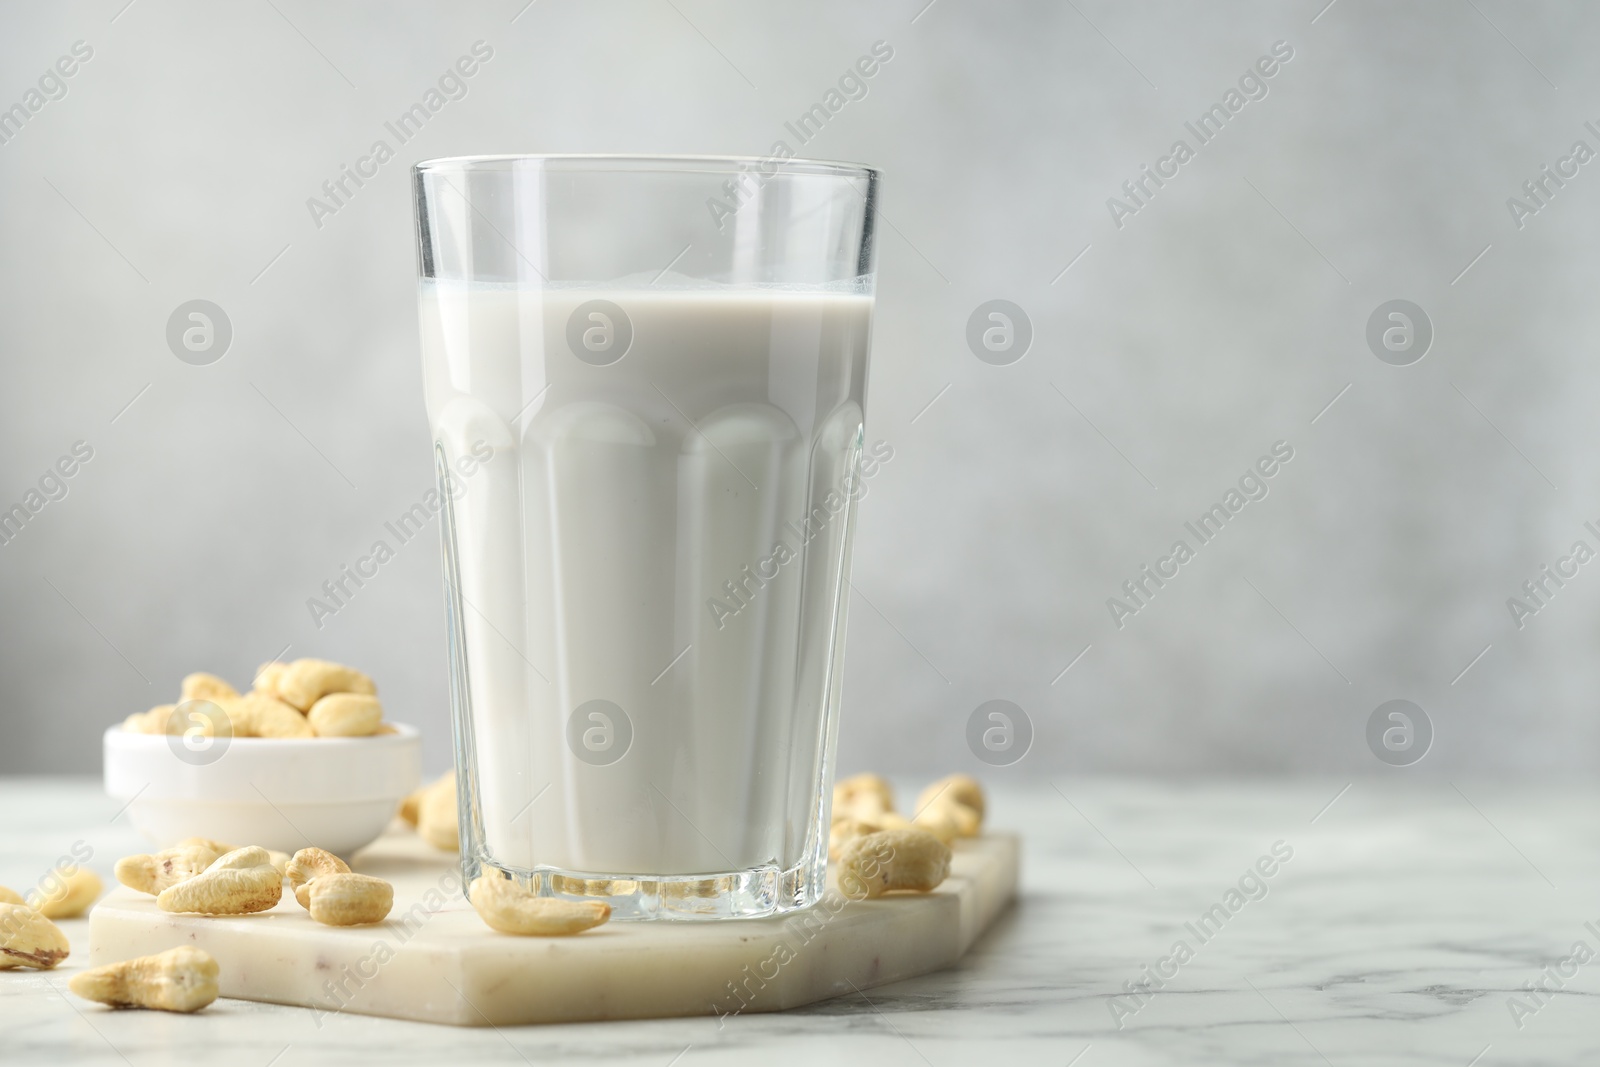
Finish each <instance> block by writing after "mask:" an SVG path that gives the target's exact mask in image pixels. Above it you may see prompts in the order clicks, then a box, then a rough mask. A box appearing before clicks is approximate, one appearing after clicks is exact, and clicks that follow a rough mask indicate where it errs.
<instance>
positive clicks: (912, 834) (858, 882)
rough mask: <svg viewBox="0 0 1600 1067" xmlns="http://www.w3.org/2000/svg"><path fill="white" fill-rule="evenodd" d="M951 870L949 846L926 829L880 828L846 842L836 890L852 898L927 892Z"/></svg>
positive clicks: (840, 862)
mask: <svg viewBox="0 0 1600 1067" xmlns="http://www.w3.org/2000/svg"><path fill="white" fill-rule="evenodd" d="M949 873H950V849H949V847H948V846H946V845H945V844H944V842H942V841H940V840H939V839H938V838H937V837H935V836H933V835H932V834H930V833H928V832H927V831H926V830H881V831H879V832H878V833H875V834H867V835H866V836H864V837H857V838H854V839H853V840H851V841H850V842H848V843H847V844H846V845H845V846H844V848H843V850H842V851H841V852H840V855H839V889H840V891H841V892H843V893H844V895H845V896H847V897H850V898H852V899H857V900H859V899H861V898H863V897H866V898H872V897H880V896H882V895H883V894H885V893H888V892H891V891H893V890H897V889H909V890H913V891H915V892H918V893H926V892H927V891H928V890H930V889H932V888H934V887H935V886H937V885H938V884H939V883H940V882H942V881H944V880H945V877H946V876H947V875H948V874H949Z"/></svg>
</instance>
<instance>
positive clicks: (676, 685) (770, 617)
mask: <svg viewBox="0 0 1600 1067" xmlns="http://www.w3.org/2000/svg"><path fill="white" fill-rule="evenodd" d="M414 181H415V193H416V213H417V217H416V223H417V243H418V248H419V261H418V273H419V277H420V282H419V306H420V319H421V343H422V362H423V377H424V389H425V395H426V404H427V412H428V422H429V426H430V428H431V430H432V434H433V442H434V457H435V462H436V466H437V470H438V478H439V487H438V493H439V503H440V513H441V516H442V525H443V540H444V577H445V604H446V610H447V615H448V624H449V657H450V697H451V711H452V720H453V723H454V731H455V749H456V767H457V784H458V796H459V799H460V803H459V810H460V826H461V853H462V865H463V872H464V874H465V876H466V878H467V881H468V883H469V884H470V882H471V881H472V880H473V879H475V878H477V877H479V876H480V875H488V876H491V877H495V876H505V877H510V878H514V879H516V880H517V881H519V882H521V883H522V884H524V885H525V886H527V887H529V888H530V889H532V890H533V891H534V892H535V893H538V894H540V895H543V896H552V897H565V898H573V899H601V900H605V901H607V902H608V903H610V904H611V906H612V908H613V914H614V915H615V916H616V917H618V918H659V919H702V918H744V917H751V916H761V915H770V914H775V913H781V912H786V911H791V910H794V909H798V908H804V907H806V906H807V905H809V904H812V903H814V902H815V901H816V900H817V899H818V898H819V896H820V894H821V892H822V890H823V885H824V876H825V872H826V860H827V845H828V821H827V817H828V802H829V799H830V792H831V781H832V774H833V758H834V757H833V753H834V747H835V740H836V736H837V728H838V718H839V692H840V673H841V668H842V662H841V661H842V649H843V643H844V631H845V608H846V603H847V596H846V592H847V590H848V588H849V575H850V542H851V528H852V524H853V521H854V516H855V504H856V499H857V497H858V496H859V495H860V493H861V490H862V485H863V481H862V471H863V466H864V463H869V464H870V462H871V458H870V457H866V458H865V460H864V457H863V408H864V403H865V387H866V376H867V350H868V341H869V335H870V332H871V321H872V307H873V291H874V270H873V230H874V219H875V205H876V200H877V186H878V174H877V172H876V171H874V170H872V169H870V168H867V167H862V166H856V165H852V164H843V163H823V162H814V161H809V160H800V159H793V158H767V159H757V158H749V159H735V158H686V157H637V156H475V157H462V158H455V159H439V160H431V161H428V162H424V163H421V164H418V165H417V166H416V168H415V170H414ZM496 872H499V874H498V875H497V874H496Z"/></svg>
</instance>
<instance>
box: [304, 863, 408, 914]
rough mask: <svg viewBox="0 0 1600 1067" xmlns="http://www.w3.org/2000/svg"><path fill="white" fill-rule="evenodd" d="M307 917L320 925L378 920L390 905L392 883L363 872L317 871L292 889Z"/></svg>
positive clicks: (387, 911)
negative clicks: (338, 872) (323, 872)
mask: <svg viewBox="0 0 1600 1067" xmlns="http://www.w3.org/2000/svg"><path fill="white" fill-rule="evenodd" d="M294 895H295V899H296V900H299V901H300V903H301V904H302V905H304V906H305V908H306V910H307V911H309V912H310V913H311V917H312V918H313V919H315V920H316V921H317V922H319V923H322V924H323V925H324V926H363V925H365V924H367V923H378V922H382V921H383V920H384V918H385V917H386V916H387V915H388V914H389V909H390V908H392V907H394V886H392V885H390V884H389V883H388V882H385V881H384V880H383V879H382V878H373V877H372V876H371V875H366V874H352V873H350V872H348V871H346V872H344V873H342V874H323V875H318V876H317V877H316V878H313V879H312V880H311V881H309V882H307V883H306V884H305V885H303V886H300V887H299V888H298V889H296V890H295V894H294Z"/></svg>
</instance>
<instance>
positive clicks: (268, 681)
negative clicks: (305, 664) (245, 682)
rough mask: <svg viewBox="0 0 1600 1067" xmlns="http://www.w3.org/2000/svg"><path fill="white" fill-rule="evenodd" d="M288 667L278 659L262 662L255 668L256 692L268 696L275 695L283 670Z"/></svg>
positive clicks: (281, 679)
mask: <svg viewBox="0 0 1600 1067" xmlns="http://www.w3.org/2000/svg"><path fill="white" fill-rule="evenodd" d="M288 669H289V665H288V664H287V663H282V662H280V661H278V660H273V661H272V662H271V663H263V664H262V665H261V666H259V667H257V668H256V677H255V682H254V683H253V684H254V688H255V689H256V691H257V692H260V693H266V694H267V695H268V696H277V695H278V684H279V683H280V682H282V681H283V672H284V671H286V670H288Z"/></svg>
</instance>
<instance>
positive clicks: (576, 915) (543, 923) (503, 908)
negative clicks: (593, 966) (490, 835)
mask: <svg viewBox="0 0 1600 1067" xmlns="http://www.w3.org/2000/svg"><path fill="white" fill-rule="evenodd" d="M468 895H469V897H470V899H471V900H472V906H473V908H475V909H476V910H477V912H478V916H479V917H480V918H481V919H483V921H484V922H485V923H487V924H488V925H489V927H490V928H491V929H494V930H498V931H500V932H501V933H502V934H520V935H531V936H534V937H556V936H560V935H563V934H576V933H578V932H580V931H582V930H587V929H589V928H590V927H592V926H599V925H600V924H601V923H603V922H605V921H606V920H607V919H609V918H611V905H610V904H607V903H605V902H604V901H601V900H562V899H561V898H559V897H539V896H534V895H533V893H531V892H529V891H528V890H527V889H524V888H523V887H522V886H521V884H519V883H517V882H514V881H512V880H511V879H509V878H502V877H500V876H499V875H497V874H486V875H482V876H480V877H479V878H478V879H477V880H476V881H474V882H473V883H472V889H471V890H470V892H469V894H468Z"/></svg>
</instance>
